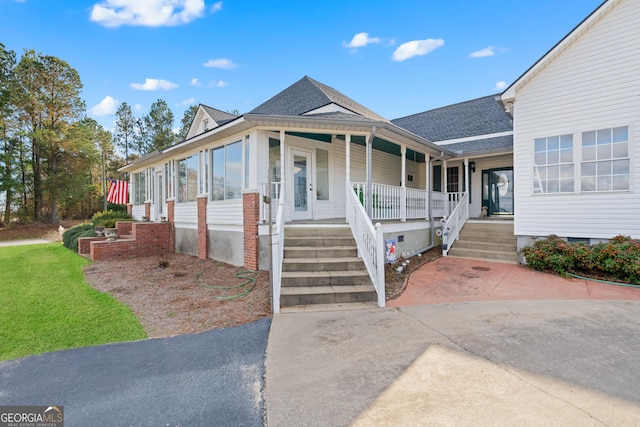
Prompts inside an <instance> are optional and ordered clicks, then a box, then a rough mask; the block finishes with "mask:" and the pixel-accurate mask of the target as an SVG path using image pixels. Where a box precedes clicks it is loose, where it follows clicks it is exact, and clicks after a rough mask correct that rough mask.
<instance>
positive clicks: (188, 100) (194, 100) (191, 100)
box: [180, 97, 196, 106]
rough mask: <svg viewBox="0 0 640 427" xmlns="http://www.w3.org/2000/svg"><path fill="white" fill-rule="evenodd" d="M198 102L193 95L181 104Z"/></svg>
mask: <svg viewBox="0 0 640 427" xmlns="http://www.w3.org/2000/svg"><path fill="white" fill-rule="evenodd" d="M195 103H196V99H195V98H193V97H191V98H187V99H185V100H184V101H182V102H181V103H180V105H181V106H185V105H191V104H195Z"/></svg>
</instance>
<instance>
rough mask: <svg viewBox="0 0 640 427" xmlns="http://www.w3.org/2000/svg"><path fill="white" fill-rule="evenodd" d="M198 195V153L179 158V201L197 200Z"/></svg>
mask: <svg viewBox="0 0 640 427" xmlns="http://www.w3.org/2000/svg"><path fill="white" fill-rule="evenodd" d="M197 196H198V155H197V154H194V155H192V156H189V157H187V158H184V159H181V160H178V200H177V202H178V203H188V202H195V201H196V200H197Z"/></svg>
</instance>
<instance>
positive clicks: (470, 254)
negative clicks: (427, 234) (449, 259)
mask: <svg viewBox="0 0 640 427" xmlns="http://www.w3.org/2000/svg"><path fill="white" fill-rule="evenodd" d="M448 254H449V255H451V256H459V257H463V258H478V259H486V260H488V261H491V260H497V261H511V262H517V261H518V255H517V254H516V253H515V252H514V253H510V252H509V253H508V252H494V251H482V250H471V249H462V248H456V247H453V248H451V250H450V251H449V253H448Z"/></svg>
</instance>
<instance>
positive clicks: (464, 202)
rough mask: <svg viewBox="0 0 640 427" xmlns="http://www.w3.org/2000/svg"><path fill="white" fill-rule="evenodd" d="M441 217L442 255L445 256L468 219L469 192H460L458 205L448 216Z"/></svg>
mask: <svg viewBox="0 0 640 427" xmlns="http://www.w3.org/2000/svg"><path fill="white" fill-rule="evenodd" d="M445 218H446V217H443V219H442V222H443V223H444V224H443V225H442V256H447V253H448V252H449V249H451V245H452V244H453V242H454V241H455V240H458V237H459V236H460V230H461V229H462V227H463V226H464V224H465V222H467V220H468V219H469V192H465V193H463V194H462V197H461V198H460V201H459V202H458V205H457V206H456V207H455V209H454V210H453V212H451V216H449V218H446V219H445Z"/></svg>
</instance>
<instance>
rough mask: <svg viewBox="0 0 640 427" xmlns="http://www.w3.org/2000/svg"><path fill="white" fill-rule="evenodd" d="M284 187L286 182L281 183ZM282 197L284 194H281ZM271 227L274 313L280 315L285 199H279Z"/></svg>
mask: <svg viewBox="0 0 640 427" xmlns="http://www.w3.org/2000/svg"><path fill="white" fill-rule="evenodd" d="M280 185H284V181H281V182H280ZM279 195H280V196H282V194H279ZM269 227H271V229H270V230H271V277H272V289H273V292H272V296H271V297H272V301H271V307H272V308H273V312H274V313H280V289H281V288H282V259H283V258H284V197H279V198H278V213H277V214H276V221H275V224H269Z"/></svg>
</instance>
